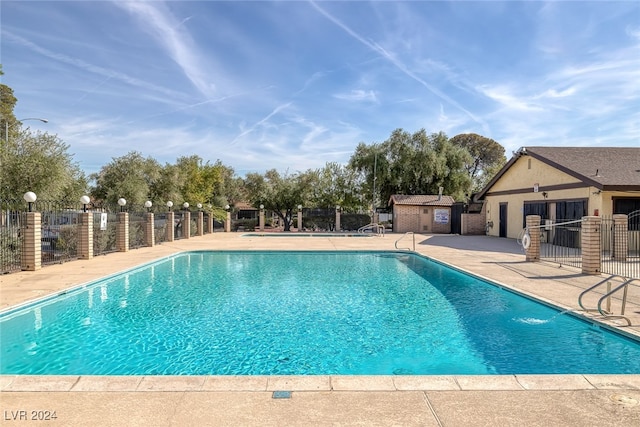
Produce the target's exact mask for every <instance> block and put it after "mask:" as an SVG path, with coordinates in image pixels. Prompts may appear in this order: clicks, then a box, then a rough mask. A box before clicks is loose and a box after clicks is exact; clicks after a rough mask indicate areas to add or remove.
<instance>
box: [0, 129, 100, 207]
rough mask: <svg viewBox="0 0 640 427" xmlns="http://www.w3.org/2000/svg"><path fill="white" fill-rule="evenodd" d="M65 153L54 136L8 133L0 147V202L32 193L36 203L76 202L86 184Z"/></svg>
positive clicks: (19, 131)
mask: <svg viewBox="0 0 640 427" xmlns="http://www.w3.org/2000/svg"><path fill="white" fill-rule="evenodd" d="M68 150H69V146H68V145H67V144H65V143H64V142H63V141H62V140H60V138H58V137H57V136H56V135H51V134H48V133H46V132H45V133H42V132H35V133H33V132H31V131H29V130H28V129H22V128H19V129H18V130H17V132H12V133H11V138H10V139H9V141H8V142H6V141H3V145H2V153H1V155H2V164H1V166H2V167H1V168H0V177H1V178H0V182H1V183H2V185H1V186H0V199H15V198H20V197H22V194H24V193H25V192H27V191H33V192H34V193H36V194H37V195H38V198H39V199H40V200H58V201H73V202H76V201H78V200H79V199H80V196H81V195H82V194H84V193H85V191H86V190H87V180H86V178H85V176H84V173H83V172H82V171H81V170H80V168H79V166H78V164H77V163H75V162H74V161H73V156H72V155H71V154H69V151H68Z"/></svg>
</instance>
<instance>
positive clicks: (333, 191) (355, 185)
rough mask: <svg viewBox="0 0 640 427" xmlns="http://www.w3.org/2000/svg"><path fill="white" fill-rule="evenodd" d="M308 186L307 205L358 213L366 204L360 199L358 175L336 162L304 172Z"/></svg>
mask: <svg viewBox="0 0 640 427" xmlns="http://www.w3.org/2000/svg"><path fill="white" fill-rule="evenodd" d="M306 173H307V175H308V177H307V179H308V181H309V182H310V183H311V184H310V194H309V200H308V202H309V204H310V205H311V206H318V207H335V206H340V207H341V208H342V209H343V210H344V211H347V212H349V211H351V212H360V211H362V210H363V209H364V208H366V206H367V203H366V201H364V200H363V199H362V197H361V191H360V190H361V188H360V187H361V184H362V183H361V180H360V179H359V177H360V175H359V174H357V173H356V172H355V171H354V170H353V169H351V168H349V167H347V166H345V165H341V164H339V163H336V162H330V163H327V164H326V165H325V166H324V167H323V168H321V169H317V170H309V171H307V172H306Z"/></svg>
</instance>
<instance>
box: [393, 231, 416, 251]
mask: <svg viewBox="0 0 640 427" xmlns="http://www.w3.org/2000/svg"><path fill="white" fill-rule="evenodd" d="M408 234H411V236H412V237H413V251H414V252H415V251H416V235H415V233H414V232H413V231H407V232H406V233H404V234H403V235H402V236H400V238H399V239H398V240H396V242H395V244H394V246H395V247H396V249H406V250H408V251H410V250H411V248H399V247H398V242H399V241H400V240H402V239H404V238H405V237H406V236H407V235H408Z"/></svg>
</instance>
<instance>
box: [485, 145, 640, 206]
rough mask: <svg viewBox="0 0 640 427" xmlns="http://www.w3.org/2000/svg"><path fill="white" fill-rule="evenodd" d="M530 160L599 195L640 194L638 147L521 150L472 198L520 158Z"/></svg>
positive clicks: (491, 184)
mask: <svg viewBox="0 0 640 427" xmlns="http://www.w3.org/2000/svg"><path fill="white" fill-rule="evenodd" d="M522 156H531V157H533V158H535V159H538V160H540V161H541V162H543V163H546V164H548V165H549V166H552V167H554V168H556V169H558V170H560V171H562V172H564V173H566V174H569V175H571V176H573V177H575V178H576V179H578V180H580V181H582V182H584V183H585V185H586V186H593V187H596V188H598V189H600V190H603V191H615V190H618V191H635V190H640V147H522V148H521V149H519V150H518V151H517V152H516V153H515V155H514V156H513V157H512V158H511V159H510V160H509V161H508V162H507V164H506V165H504V167H503V168H502V169H501V170H500V171H499V172H498V173H497V174H496V175H495V176H494V177H493V178H492V179H491V181H489V183H488V184H487V185H486V186H485V187H484V188H483V189H482V191H480V192H479V193H478V194H477V195H476V200H479V199H482V198H484V195H485V194H486V193H487V192H488V191H489V190H490V189H491V187H492V186H493V185H494V184H495V183H496V181H498V180H499V179H500V177H501V176H502V175H504V173H505V172H506V171H507V170H508V169H509V168H510V167H511V165H513V164H514V163H515V162H516V161H517V160H518V159H519V158H520V157H522Z"/></svg>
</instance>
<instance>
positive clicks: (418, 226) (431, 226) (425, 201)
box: [389, 194, 455, 233]
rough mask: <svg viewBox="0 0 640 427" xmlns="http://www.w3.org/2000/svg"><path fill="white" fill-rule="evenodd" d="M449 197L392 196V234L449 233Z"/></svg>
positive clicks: (428, 195) (390, 202)
mask: <svg viewBox="0 0 640 427" xmlns="http://www.w3.org/2000/svg"><path fill="white" fill-rule="evenodd" d="M454 203H455V200H454V199H453V197H451V196H440V195H437V194H436V195H430V194H427V195H403V194H394V195H392V196H391V197H390V198H389V205H390V206H391V207H392V209H393V232H394V233H406V232H409V231H412V232H414V233H450V232H451V206H453V204H454Z"/></svg>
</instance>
